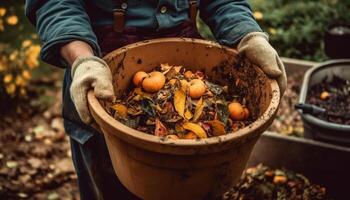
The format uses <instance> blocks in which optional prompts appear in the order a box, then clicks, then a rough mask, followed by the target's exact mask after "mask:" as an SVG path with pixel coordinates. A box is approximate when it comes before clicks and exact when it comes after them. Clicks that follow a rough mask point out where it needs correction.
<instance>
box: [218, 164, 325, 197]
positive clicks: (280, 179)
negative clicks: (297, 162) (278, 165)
mask: <svg viewBox="0 0 350 200" xmlns="http://www.w3.org/2000/svg"><path fill="white" fill-rule="evenodd" d="M260 199H264V200H275V199H281V200H282V199H285V200H321V199H330V198H329V197H328V196H327V193H326V188H324V187H321V186H319V185H316V184H312V183H310V181H309V180H308V179H307V178H306V177H305V176H303V175H301V174H298V173H294V172H292V171H290V170H287V169H271V168H269V167H267V166H264V165H262V164H260V165H258V166H256V167H252V168H248V169H247V170H246V171H245V172H244V173H243V175H242V177H241V179H240V180H239V182H238V183H237V184H236V186H234V187H232V188H231V189H230V190H229V191H228V192H226V193H225V194H224V195H223V196H222V200H260Z"/></svg>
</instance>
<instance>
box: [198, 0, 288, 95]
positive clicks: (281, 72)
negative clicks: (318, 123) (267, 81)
mask: <svg viewBox="0 0 350 200" xmlns="http://www.w3.org/2000/svg"><path fill="white" fill-rule="evenodd" d="M199 7H200V17H201V18H202V20H203V21H204V22H205V23H206V24H208V26H209V27H210V29H211V30H212V32H213V33H214V36H215V38H216V40H217V41H218V42H219V43H221V44H223V45H227V46H230V47H237V50H238V53H239V55H240V56H241V57H246V58H248V59H249V60H250V61H251V62H252V63H254V64H256V65H257V66H259V67H260V68H261V69H262V70H263V71H264V72H265V74H266V75H268V76H270V77H271V78H275V79H276V80H277V82H278V85H279V87H280V91H281V95H283V93H284V91H285V89H286V86H287V77H286V72H285V69H284V66H283V63H282V61H281V59H280V58H279V56H278V54H277V52H276V50H275V49H274V48H273V47H272V46H271V45H270V44H269V42H268V36H267V35H266V34H265V33H263V32H262V30H261V28H260V27H259V25H258V24H257V22H256V21H255V19H254V17H253V15H252V11H251V9H250V6H249V4H248V2H247V1H246V0H216V1H212V0H202V1H200V5H199Z"/></svg>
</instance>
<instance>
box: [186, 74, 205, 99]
mask: <svg viewBox="0 0 350 200" xmlns="http://www.w3.org/2000/svg"><path fill="white" fill-rule="evenodd" d="M206 90H207V87H206V86H205V84H204V82H203V81H202V80H200V79H193V80H191V82H190V86H189V89H188V95H189V96H190V97H191V98H193V99H198V98H200V97H201V96H203V94H204V93H205V92H206Z"/></svg>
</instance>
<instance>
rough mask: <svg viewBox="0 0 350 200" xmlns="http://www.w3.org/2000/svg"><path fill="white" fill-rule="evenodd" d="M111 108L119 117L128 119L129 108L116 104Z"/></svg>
mask: <svg viewBox="0 0 350 200" xmlns="http://www.w3.org/2000/svg"><path fill="white" fill-rule="evenodd" d="M111 108H112V109H113V110H115V111H116V113H117V114H118V116H120V117H122V118H126V117H127V116H128V108H127V107H126V106H124V105H123V104H120V103H118V104H114V105H113V106H111Z"/></svg>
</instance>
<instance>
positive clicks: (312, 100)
mask: <svg viewBox="0 0 350 200" xmlns="http://www.w3.org/2000/svg"><path fill="white" fill-rule="evenodd" d="M307 103H309V104H313V105H316V106H318V107H321V108H324V109H326V112H324V113H319V114H317V115H316V117H318V118H320V119H323V120H326V121H329V122H333V123H337V124H344V125H350V81H348V80H343V79H341V78H339V77H337V76H334V77H333V80H332V81H330V82H329V81H327V79H324V80H323V81H322V82H321V83H319V84H316V85H313V86H312V87H311V88H310V89H309V93H308V97H307Z"/></svg>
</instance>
